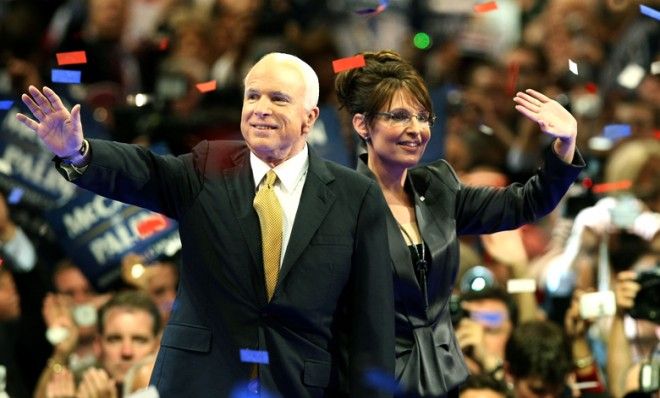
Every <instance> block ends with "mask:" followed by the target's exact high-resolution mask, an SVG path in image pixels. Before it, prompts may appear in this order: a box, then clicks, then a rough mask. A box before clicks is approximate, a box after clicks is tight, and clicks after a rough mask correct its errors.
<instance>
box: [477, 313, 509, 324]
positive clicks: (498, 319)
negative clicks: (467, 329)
mask: <svg viewBox="0 0 660 398" xmlns="http://www.w3.org/2000/svg"><path fill="white" fill-rule="evenodd" d="M470 318H471V319H473V320H475V321H477V322H479V323H482V324H485V325H488V326H494V327H497V326H500V325H501V324H502V322H504V319H505V318H506V316H505V315H504V314H503V313H501V312H498V311H470Z"/></svg>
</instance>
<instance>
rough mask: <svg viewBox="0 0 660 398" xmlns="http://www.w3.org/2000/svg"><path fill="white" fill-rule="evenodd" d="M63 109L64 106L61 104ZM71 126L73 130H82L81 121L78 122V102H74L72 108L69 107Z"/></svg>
mask: <svg viewBox="0 0 660 398" xmlns="http://www.w3.org/2000/svg"><path fill="white" fill-rule="evenodd" d="M62 108H63V109H64V106H62ZM71 127H72V128H73V131H80V130H82V123H81V122H80V104H76V105H75V106H74V107H73V109H71Z"/></svg>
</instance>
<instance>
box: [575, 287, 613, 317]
mask: <svg viewBox="0 0 660 398" xmlns="http://www.w3.org/2000/svg"><path fill="white" fill-rule="evenodd" d="M615 313H616V298H615V297H614V292H613V291H611V290H607V291H604V292H595V293H585V294H583V295H582V297H581V298H580V317H582V319H593V318H599V317H602V316H612V315H614V314H615Z"/></svg>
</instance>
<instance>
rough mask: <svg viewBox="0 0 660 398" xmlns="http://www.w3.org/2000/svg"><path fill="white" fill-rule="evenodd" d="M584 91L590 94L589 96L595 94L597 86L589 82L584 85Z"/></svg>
mask: <svg viewBox="0 0 660 398" xmlns="http://www.w3.org/2000/svg"><path fill="white" fill-rule="evenodd" d="M584 88H585V90H587V91H588V92H590V93H591V94H597V93H598V86H597V85H596V83H594V82H589V83H587V84H585V85H584Z"/></svg>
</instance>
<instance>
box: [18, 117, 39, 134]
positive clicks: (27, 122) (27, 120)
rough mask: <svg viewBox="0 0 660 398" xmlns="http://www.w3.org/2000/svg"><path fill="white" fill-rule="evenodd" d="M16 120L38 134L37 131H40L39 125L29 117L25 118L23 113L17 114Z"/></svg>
mask: <svg viewBox="0 0 660 398" xmlns="http://www.w3.org/2000/svg"><path fill="white" fill-rule="evenodd" d="M16 119H18V121H19V122H21V123H23V124H24V125H25V126H26V127H27V128H29V129H30V130H32V131H34V132H37V130H38V129H39V123H37V122H35V121H34V120H32V119H30V118H29V117H27V116H25V115H24V114H22V113H17V114H16Z"/></svg>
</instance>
